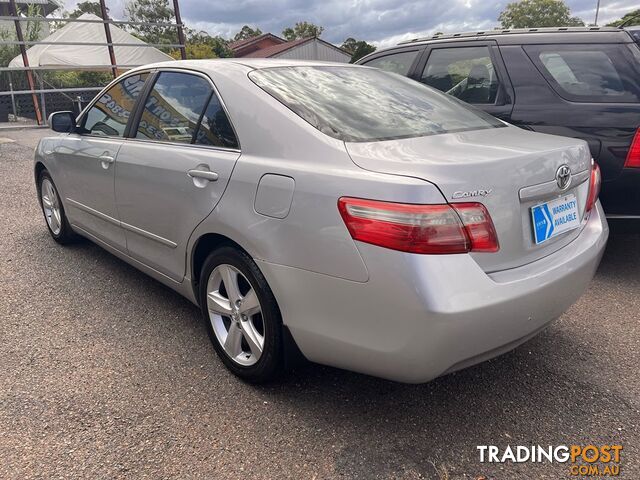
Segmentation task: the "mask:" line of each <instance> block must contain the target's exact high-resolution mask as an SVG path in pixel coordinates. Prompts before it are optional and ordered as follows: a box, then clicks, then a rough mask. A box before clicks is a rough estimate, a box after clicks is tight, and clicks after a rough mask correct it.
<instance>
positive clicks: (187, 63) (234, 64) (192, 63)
mask: <svg viewBox="0 0 640 480" xmlns="http://www.w3.org/2000/svg"><path fill="white" fill-rule="evenodd" d="M223 65H224V66H225V67H226V68H225V70H238V71H243V72H248V71H251V70H259V69H262V68H271V67H302V66H329V65H332V66H342V67H356V66H357V65H352V64H349V63H339V62H321V61H316V60H290V59H275V58H212V59H203V60H174V61H169V62H157V63H151V64H148V65H143V66H141V67H137V68H135V69H132V70H131V71H132V72H133V71H136V70H148V69H153V68H181V69H189V70H195V71H215V70H220V67H221V66H223Z"/></svg>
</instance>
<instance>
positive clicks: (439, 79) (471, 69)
mask: <svg viewBox="0 0 640 480" xmlns="http://www.w3.org/2000/svg"><path fill="white" fill-rule="evenodd" d="M410 75H411V77H412V78H414V79H415V80H418V81H419V82H422V83H424V84H425V85H429V86H430V87H433V88H436V89H438V90H440V91H442V92H445V93H448V94H449V95H452V96H454V97H457V98H459V99H460V100H462V101H464V102H466V103H469V104H471V105H474V106H476V107H478V108H481V109H482V110H484V111H485V112H487V113H490V114H491V115H493V116H495V117H498V118H501V119H503V120H506V121H508V120H509V119H510V116H511V111H512V110H513V103H514V93H513V88H512V86H511V84H510V82H509V78H508V76H507V73H506V70H505V68H504V64H503V61H502V58H501V56H500V51H499V49H498V46H497V45H496V43H495V42H493V41H485V42H478V41H473V42H446V43H437V44H432V45H430V46H429V47H428V48H427V49H426V50H425V51H424V53H423V54H422V57H421V59H420V61H419V62H418V65H417V67H416V69H415V71H414V72H412V73H411V74H410Z"/></svg>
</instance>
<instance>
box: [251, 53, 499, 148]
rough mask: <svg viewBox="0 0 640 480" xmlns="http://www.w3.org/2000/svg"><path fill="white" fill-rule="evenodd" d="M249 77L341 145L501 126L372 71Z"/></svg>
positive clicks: (278, 71)
mask: <svg viewBox="0 0 640 480" xmlns="http://www.w3.org/2000/svg"><path fill="white" fill-rule="evenodd" d="M249 78H250V79H251V80H252V81H253V82H254V83H255V84H256V85H258V86H259V87H260V88H262V89H263V90H264V91H265V92H267V93H268V94H270V95H271V96H273V97H274V98H275V99H276V100H278V101H280V102H281V103H282V104H283V105H285V106H286V107H288V108H289V109H290V110H292V111H293V112H294V113H296V114H297V115H299V116H300V117H301V118H302V119H304V120H305V121H307V122H308V123H310V124H311V125H313V126H314V127H315V128H317V129H318V130H320V131H321V132H323V133H325V134H327V135H329V136H331V137H334V138H337V139H339V140H344V141H347V142H370V141H376V140H389V139H397V138H410V137H421V136H426V135H437V134H441V133H451V132H464V131H469V130H480V129H487V128H496V127H503V126H505V124H503V123H502V122H500V121H499V120H497V119H495V118H493V117H491V116H490V115H488V114H486V113H484V112H482V111H480V110H476V109H474V108H472V107H470V106H468V105H465V104H463V103H462V102H459V101H458V100H456V99H455V98H452V97H450V96H448V95H443V94H442V93H440V92H435V91H433V90H432V89H431V88H427V87H425V86H424V85H422V84H420V83H418V82H415V81H413V80H410V79H408V78H406V77H401V76H400V75H395V74H393V73H389V72H384V71H382V70H378V69H375V68H363V67H358V66H345V67H334V66H326V67H325V66H322V67H306V66H305V67H272V68H265V69H261V70H254V71H252V72H251V73H250V74H249Z"/></svg>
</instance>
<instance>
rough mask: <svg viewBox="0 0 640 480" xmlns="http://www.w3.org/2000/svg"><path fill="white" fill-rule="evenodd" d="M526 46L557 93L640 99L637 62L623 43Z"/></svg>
mask: <svg viewBox="0 0 640 480" xmlns="http://www.w3.org/2000/svg"><path fill="white" fill-rule="evenodd" d="M525 50H526V51H527V54H528V55H529V57H530V58H531V59H532V60H533V62H534V63H535V64H536V65H537V67H538V69H540V71H541V72H542V73H543V75H544V76H545V77H546V78H547V80H548V81H549V83H550V84H551V86H552V87H553V88H554V90H555V91H556V93H558V95H560V96H561V97H564V98H566V99H567V100H571V101H579V102H638V101H640V86H639V85H638V73H637V65H636V66H635V67H634V62H633V57H631V56H630V55H628V53H629V52H627V49H626V48H625V46H624V45H618V44H603V45H541V46H526V47H525ZM634 70H635V71H634Z"/></svg>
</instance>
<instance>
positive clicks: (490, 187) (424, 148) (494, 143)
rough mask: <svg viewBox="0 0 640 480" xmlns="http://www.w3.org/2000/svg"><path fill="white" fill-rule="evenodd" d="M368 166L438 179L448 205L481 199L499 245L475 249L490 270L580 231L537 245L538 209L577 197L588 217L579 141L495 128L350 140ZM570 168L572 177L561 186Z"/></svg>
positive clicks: (357, 159) (584, 151)
mask: <svg viewBox="0 0 640 480" xmlns="http://www.w3.org/2000/svg"><path fill="white" fill-rule="evenodd" d="M345 145H346V148H347V151H348V152H349V155H350V156H351V158H352V160H353V162H354V163H355V164H356V165H358V166H360V167H361V168H363V169H366V170H371V171H375V172H380V173H387V174H394V175H403V176H411V177H417V178H421V179H424V180H426V181H429V182H431V183H433V184H435V185H436V186H437V187H438V188H439V189H440V191H441V192H442V194H443V196H444V198H445V199H446V201H447V202H449V203H456V202H458V203H460V202H479V203H482V204H483V205H484V206H485V207H486V208H487V210H488V211H489V213H490V215H491V218H492V220H493V223H494V225H495V228H496V232H497V234H498V241H499V242H500V250H499V251H498V252H495V253H472V255H473V257H474V258H475V260H476V261H477V262H478V264H479V265H480V266H481V267H482V268H483V269H484V270H485V271H487V272H494V271H499V270H505V269H509V268H515V267H518V266H520V265H525V264H527V263H530V262H533V261H535V260H537V259H539V258H542V257H545V256H547V255H549V254H551V253H553V252H555V251H557V250H559V249H560V248H562V247H563V246H565V245H567V244H568V243H569V242H571V241H572V240H573V239H575V238H576V237H577V235H578V234H579V231H580V227H578V228H575V229H572V230H569V231H566V232H564V233H561V234H559V235H557V236H554V237H552V238H550V239H548V240H546V241H544V243H540V244H537V243H536V240H535V234H534V227H533V223H532V213H531V209H532V207H534V206H536V205H539V204H543V203H546V202H549V201H552V200H556V199H564V198H566V199H567V200H569V199H571V198H573V197H570V196H572V195H573V196H575V200H576V202H577V206H578V218H579V221H580V224H582V223H583V222H584V217H585V205H586V201H587V197H588V190H589V186H588V185H589V182H588V181H587V180H588V178H589V173H590V169H591V156H590V153H589V149H588V146H587V144H586V143H585V142H583V141H581V140H575V139H569V138H564V137H557V136H551V135H542V134H536V133H531V132H526V131H524V130H521V129H519V128H516V127H510V126H509V127H504V128H492V129H485V130H475V131H469V132H462V133H448V134H441V135H433V136H423V137H416V138H408V139H399V140H386V141H377V142H358V143H355V142H351V143H346V144H345ZM562 166H567V167H569V169H570V171H571V177H572V181H571V183H570V185H569V186H568V187H567V188H566V189H561V188H559V187H558V183H557V180H556V174H557V172H558V169H559V168H560V167H562Z"/></svg>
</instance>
